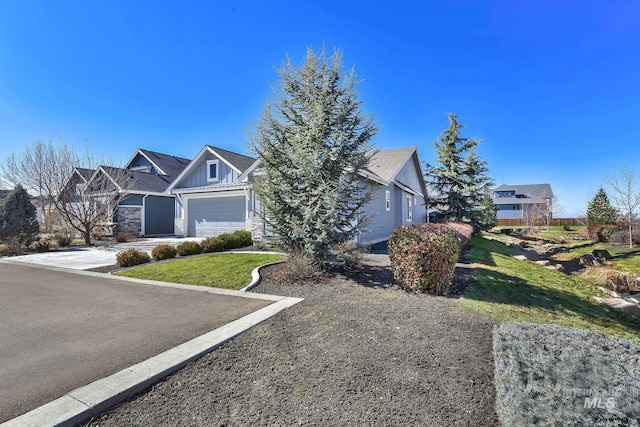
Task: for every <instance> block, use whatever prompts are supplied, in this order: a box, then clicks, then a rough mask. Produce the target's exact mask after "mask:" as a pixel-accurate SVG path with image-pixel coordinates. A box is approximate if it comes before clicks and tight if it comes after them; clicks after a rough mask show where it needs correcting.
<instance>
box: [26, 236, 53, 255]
mask: <svg viewBox="0 0 640 427" xmlns="http://www.w3.org/2000/svg"><path fill="white" fill-rule="evenodd" d="M29 249H31V250H32V251H36V252H47V251H48V250H49V249H51V241H50V240H49V239H38V240H34V241H33V242H32V243H31V244H30V245H29Z"/></svg>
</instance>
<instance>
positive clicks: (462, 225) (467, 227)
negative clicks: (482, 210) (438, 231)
mask: <svg viewBox="0 0 640 427" xmlns="http://www.w3.org/2000/svg"><path fill="white" fill-rule="evenodd" d="M441 224H443V225H445V226H446V227H447V228H450V229H452V230H454V231H455V232H456V235H457V236H458V239H460V246H461V247H462V246H465V245H466V244H467V243H469V241H470V240H471V238H472V237H473V227H472V226H471V224H468V223H466V222H458V221H444V222H442V223H441Z"/></svg>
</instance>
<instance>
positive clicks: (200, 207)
mask: <svg viewBox="0 0 640 427" xmlns="http://www.w3.org/2000/svg"><path fill="white" fill-rule="evenodd" d="M245 210H246V199H245V197H244V196H234V197H210V198H202V199H192V200H189V202H188V216H189V229H188V235H189V236H195V237H207V236H217V235H219V234H222V233H230V232H233V231H236V230H244V229H245V217H246V213H245Z"/></svg>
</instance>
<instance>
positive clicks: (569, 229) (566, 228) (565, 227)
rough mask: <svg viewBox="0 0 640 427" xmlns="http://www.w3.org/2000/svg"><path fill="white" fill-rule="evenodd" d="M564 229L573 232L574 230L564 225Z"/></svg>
mask: <svg viewBox="0 0 640 427" xmlns="http://www.w3.org/2000/svg"><path fill="white" fill-rule="evenodd" d="M562 229H563V230H564V231H573V229H572V228H571V227H570V226H568V225H567V224H564V225H563V226H562Z"/></svg>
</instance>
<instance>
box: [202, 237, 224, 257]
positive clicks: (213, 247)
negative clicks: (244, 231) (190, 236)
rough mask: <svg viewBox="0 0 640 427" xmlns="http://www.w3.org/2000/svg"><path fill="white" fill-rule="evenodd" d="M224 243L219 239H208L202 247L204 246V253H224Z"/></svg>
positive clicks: (203, 242)
mask: <svg viewBox="0 0 640 427" xmlns="http://www.w3.org/2000/svg"><path fill="white" fill-rule="evenodd" d="M224 243H225V242H224V241H223V240H220V239H218V238H217V237H207V238H206V239H204V240H203V241H202V242H200V245H201V246H202V252H204V253H209V252H222V251H224Z"/></svg>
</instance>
